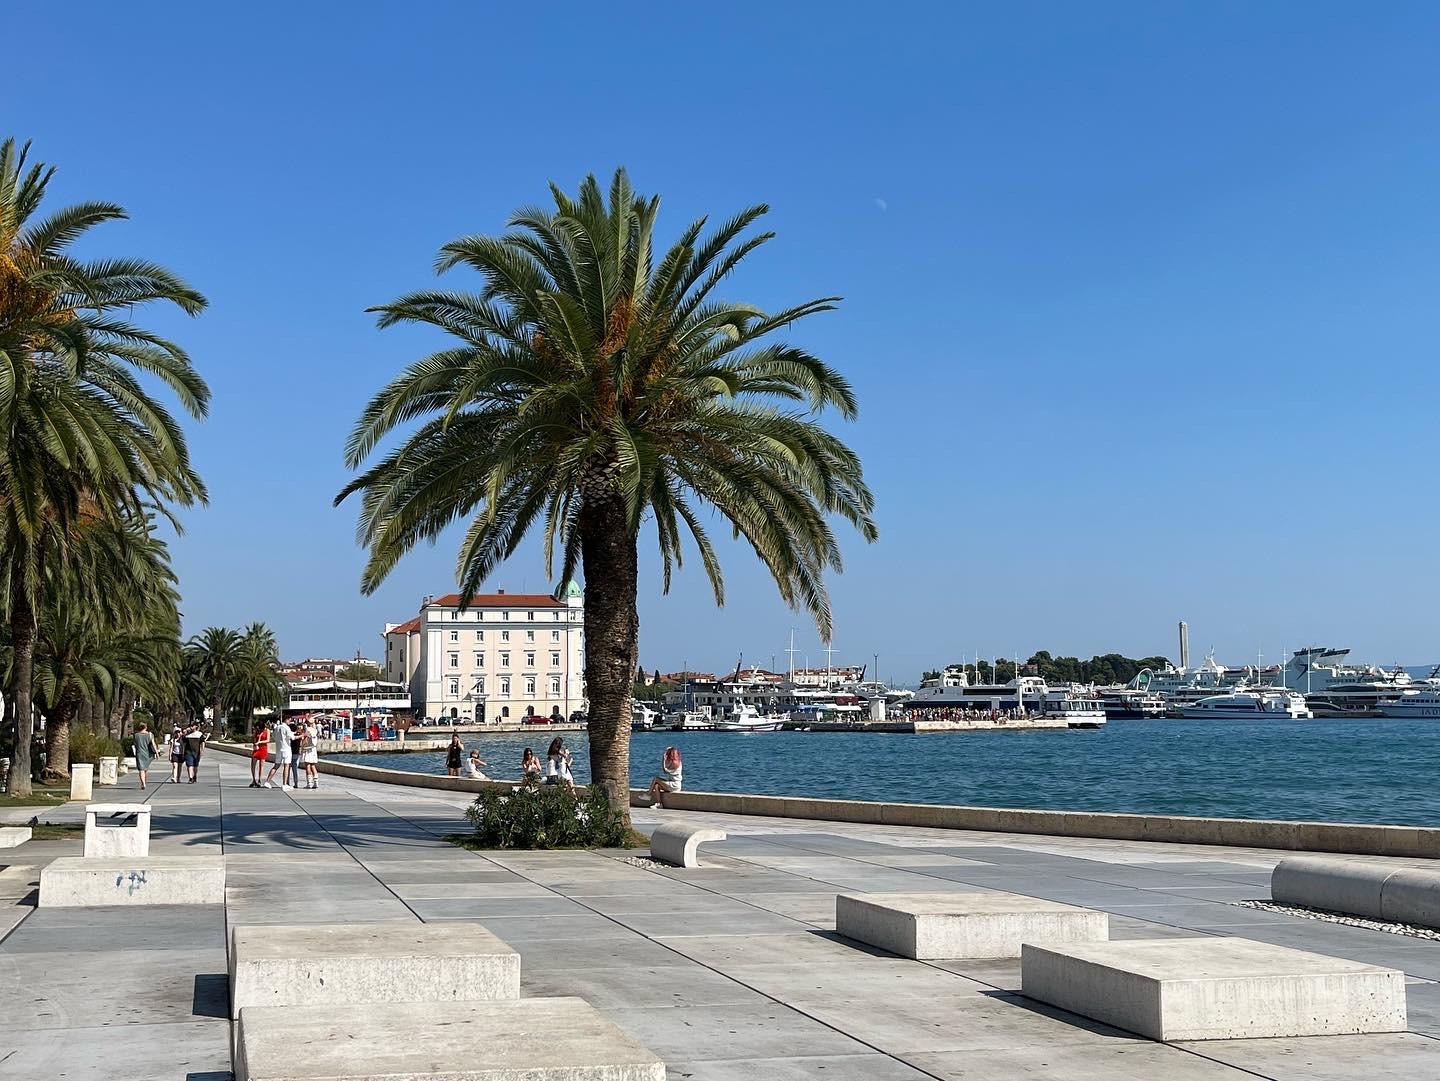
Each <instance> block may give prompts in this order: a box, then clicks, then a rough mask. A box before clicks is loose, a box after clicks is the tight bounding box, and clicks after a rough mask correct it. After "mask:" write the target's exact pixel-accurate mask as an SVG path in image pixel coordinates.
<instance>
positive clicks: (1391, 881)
mask: <svg viewBox="0 0 1440 1081" xmlns="http://www.w3.org/2000/svg"><path fill="white" fill-rule="evenodd" d="M1270 897H1271V899H1272V900H1274V901H1275V902H1277V903H1278V904H1282V905H1302V906H1304V907H1306V908H1322V909H1325V910H1326V911H1329V912H1344V913H1348V914H1350V915H1352V916H1368V917H1369V918H1371V919H1376V920H1385V921H1387V922H1391V923H1411V924H1415V925H1417V926H1420V927H1436V928H1440V870H1437V871H1431V870H1426V869H1422V868H1418V867H1397V866H1395V865H1393V864H1386V863H1361V862H1358V861H1355V860H1336V859H1324V858H1320V857H1315V856H1297V857H1294V858H1292V859H1287V860H1281V861H1280V862H1279V863H1278V864H1277V865H1276V866H1275V870H1274V871H1273V872H1272V873H1271V875H1270Z"/></svg>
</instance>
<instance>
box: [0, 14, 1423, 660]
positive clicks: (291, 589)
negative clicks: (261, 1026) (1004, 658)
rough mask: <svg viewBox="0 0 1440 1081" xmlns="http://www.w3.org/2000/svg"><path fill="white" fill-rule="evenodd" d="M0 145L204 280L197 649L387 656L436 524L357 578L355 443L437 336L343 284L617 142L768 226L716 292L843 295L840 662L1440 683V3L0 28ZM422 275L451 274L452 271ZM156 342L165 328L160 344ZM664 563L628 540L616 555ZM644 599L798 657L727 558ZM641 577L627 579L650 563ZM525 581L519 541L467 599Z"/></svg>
mask: <svg viewBox="0 0 1440 1081" xmlns="http://www.w3.org/2000/svg"><path fill="white" fill-rule="evenodd" d="M6 35H7V38H9V39H10V40H9V41H8V42H7V45H6V48H5V55H6V60H5V67H6V70H5V78H4V80H3V85H0V131H3V132H8V133H14V134H16V135H18V136H20V137H21V138H31V139H33V140H34V141H35V149H36V153H37V154H38V155H39V156H41V157H43V158H44V159H46V160H49V161H52V162H55V163H57V164H59V165H60V166H61V167H62V171H61V173H60V175H59V177H58V180H57V182H56V185H55V189H54V190H55V191H56V194H57V195H58V196H59V197H61V198H63V199H65V200H66V201H69V200H75V199H81V198H103V199H111V200H116V201H118V202H121V203H123V204H124V205H125V206H127V207H128V208H129V209H130V211H131V213H132V215H133V218H134V220H133V221H132V222H129V223H125V224H120V225H114V226H110V227H107V228H106V229H105V230H104V231H103V232H102V233H101V234H99V235H98V236H97V238H96V242H95V243H94V244H93V245H92V248H93V250H95V251H105V252H116V253H126V254H141V255H145V256H147V257H151V258H155V259H158V260H160V261H162V262H164V263H166V264H168V265H170V266H171V267H173V268H175V269H176V270H178V271H180V272H181V273H183V274H184V275H185V276H187V277H188V278H189V279H190V280H191V281H193V282H194V283H195V284H196V285H197V286H198V287H199V288H201V289H202V290H203V291H204V292H205V293H206V294H207V295H208V296H209V297H210V298H211V301H212V307H211V309H210V311H209V312H208V313H207V314H205V315H204V316H203V317H202V318H200V319H199V320H196V321H193V322H189V321H184V320H177V319H174V318H170V317H165V318H163V319H158V320H157V319H155V318H154V317H150V318H152V321H154V322H158V324H159V325H160V326H161V327H162V328H163V329H165V330H167V331H171V332H173V333H175V334H177V335H179V336H180V337H181V338H182V340H183V341H184V342H185V344H186V345H187V346H188V347H189V348H190V349H191V351H192V353H193V355H194V356H195V358H196V360H197V362H198V364H199V366H200V367H201V368H202V370H203V371H204V373H205V375H206V377H207V378H208V379H209V381H210V384H211V386H212V387H213V388H214V391H215V402H214V409H213V415H212V416H211V418H210V420H209V421H208V422H206V423H205V424H203V425H200V426H197V427H195V429H194V435H193V443H194V451H195V456H196V458H197V460H198V464H199V467H200V469H201V471H202V473H203V475H204V476H205V477H206V479H207V481H208V483H209V485H210V489H211V494H212V499H211V503H210V506H209V507H208V508H206V509H203V510H199V511H196V512H194V513H191V514H189V515H188V516H187V523H186V524H187V532H186V535H185V536H184V537H183V538H182V539H181V540H180V541H179V542H178V543H177V545H176V562H177V565H178V568H179V571H180V573H181V575H182V586H183V590H184V596H185V603H184V609H185V615H186V627H187V631H193V630H196V629H198V628H200V627H203V626H205V625H207V624H211V623H226V624H231V625H235V624H240V623H244V622H247V621H249V620H252V619H263V620H266V621H268V622H270V623H271V624H272V625H273V626H274V627H275V628H276V630H277V632H278V634H279V638H280V643H281V647H282V650H283V652H285V653H286V654H287V655H295V654H315V653H326V654H336V653H338V654H350V653H352V652H353V651H354V650H355V649H356V648H357V647H359V648H361V649H364V650H365V651H366V652H367V653H370V654H372V655H373V654H374V652H375V651H376V649H377V648H378V641H379V640H378V637H377V635H378V632H379V630H380V628H381V625H382V623H383V622H384V621H385V620H387V619H388V620H392V621H399V620H403V619H406V618H409V617H410V616H412V615H413V614H414V613H415V611H416V609H417V605H418V602H419V600H420V597H421V595H422V594H424V593H427V592H435V593H439V592H443V591H446V590H447V589H449V588H452V587H453V569H452V568H453V557H454V545H453V544H448V543H447V544H442V545H440V546H439V547H437V548H435V549H424V550H421V551H419V552H417V553H415V554H414V555H413V556H411V557H410V558H409V559H407V560H406V561H405V562H404V563H403V564H402V565H401V566H400V567H399V568H398V569H397V570H396V571H395V573H394V574H393V575H392V576H391V578H390V580H389V582H388V583H387V584H386V585H385V587H384V588H383V589H382V590H381V591H380V593H379V594H378V595H377V596H375V597H373V598H362V597H361V596H360V594H359V591H358V588H357V582H358V577H359V570H360V566H361V564H362V554H361V552H360V551H359V550H358V549H357V548H356V546H355V543H354V539H353V530H354V524H355V517H356V512H355V509H354V507H352V506H345V507H342V508H341V509H339V510H335V509H332V508H331V506H330V501H331V498H332V497H333V495H334V494H335V492H336V491H337V490H338V489H339V488H340V486H341V485H342V484H343V483H344V481H345V480H346V477H347V475H346V472H345V470H344V467H343V464H342V460H341V459H342V446H343V442H344V438H345V435H346V433H347V431H348V429H349V427H350V424H351V423H352V421H353V420H354V417H355V415H356V413H357V412H358V410H359V408H360V406H361V404H362V402H363V401H364V400H365V399H366V398H367V397H368V396H369V395H370V394H371V393H372V392H373V391H374V390H375V389H376V388H377V387H378V386H379V385H381V384H382V383H383V382H385V381H386V380H388V379H389V378H391V377H392V376H393V375H394V374H395V373H396V372H397V371H398V370H399V369H400V368H401V367H402V366H403V365H404V364H406V363H408V362H409V361H410V360H412V359H413V358H414V357H416V356H418V355H419V354H420V353H421V352H422V351H423V350H425V349H426V348H427V347H430V346H431V345H433V344H434V341H435V340H434V339H430V338H427V337H426V336H424V335H421V334H417V333H413V332H396V331H391V332H387V333H383V334H382V333H380V332H378V331H376V330H375V329H374V326H373V321H372V319H371V317H370V316H367V315H365V314H364V311H363V309H364V308H365V307H366V306H367V305H371V304H376V303H380V302H383V301H386V300H389V299H391V298H393V297H395V296H397V295H399V294H400V293H402V292H405V291H408V290H411V289H415V288H420V287H425V286H428V285H429V284H430V283H431V282H432V281H433V277H432V274H431V270H430V266H431V261H432V259H433V257H434V254H435V251H436V249H437V248H438V247H439V245H441V244H442V243H444V242H445V241H446V240H448V239H451V238H453V237H455V236H457V235H459V234H462V233H467V232H484V231H499V230H500V229H501V228H502V227H503V225H504V222H505V219H506V217H507V215H508V214H509V212H510V211H511V210H513V209H514V208H515V207H517V206H519V205H521V204H523V203H527V202H533V201H539V200H541V199H542V198H543V197H544V195H545V184H546V182H547V181H549V180H551V179H554V180H556V181H558V182H560V183H561V184H563V185H565V186H567V187H570V188H573V187H574V186H575V185H576V184H577V182H578V181H579V180H580V178H581V177H582V176H583V175H584V174H585V173H587V172H591V171H593V172H596V173H598V174H600V175H601V176H607V175H608V174H609V173H610V172H611V170H612V169H613V168H614V167H615V166H616V165H617V164H624V165H626V166H627V167H628V168H629V169H630V171H631V175H632V178H633V180H634V182H635V184H636V186H637V187H639V188H640V189H641V190H642V191H647V192H658V193H660V194H661V195H662V196H663V197H664V204H663V208H664V209H663V228H664V231H665V232H666V234H667V235H673V234H674V233H675V232H676V231H678V230H679V229H680V228H681V227H682V226H683V225H684V223H686V222H687V221H688V220H689V219H690V218H691V217H692V216H694V215H697V214H699V213H702V212H711V213H713V214H716V215H720V214H725V213H728V212H731V211H733V210H735V209H738V208H739V207H741V206H744V205H747V204H749V203H752V202H757V201H766V202H769V203H771V204H772V205H773V207H774V212H773V214H772V215H771V219H770V222H769V224H770V225H771V226H772V227H773V228H775V229H776V230H777V231H778V232H779V234H780V235H779V238H778V239H777V240H776V241H774V242H773V243H772V244H771V245H770V246H769V247H767V248H766V249H764V250H762V252H761V253H760V254H759V255H757V256H755V257H753V258H752V259H751V260H750V262H749V264H748V265H747V267H746V269H745V271H744V272H743V273H742V275H741V276H739V277H737V278H734V279H732V281H731V283H730V287H729V295H731V296H732V297H735V298H737V299H743V300H747V301H751V302H754V303H757V304H760V305H762V306H767V307H778V306H780V305H782V304H785V303H787V302H791V301H794V300H797V299H802V298H806V297H810V296H815V295H821V294H828V293H838V294H841V295H843V296H844V297H845V298H846V300H845V303H844V304H843V306H842V307H841V309H840V310H839V311H838V312H837V313H833V314H830V315H827V316H821V317H818V318H817V319H815V320H814V321H812V322H811V323H810V324H809V325H803V324H802V326H801V327H800V328H799V329H798V330H797V332H796V335H795V337H796V340H798V341H800V342H802V343H803V344H804V345H806V346H808V347H809V348H811V349H813V350H815V351H817V352H818V353H820V354H821V355H822V356H824V357H825V358H826V359H827V360H829V361H830V362H831V363H832V364H834V365H836V366H837V367H839V368H840V369H841V370H842V371H844V372H845V373H846V374H847V375H848V376H849V377H850V378H851V379H852V381H853V382H854V383H855V385H856V388H857V390H858V392H859V394H860V399H861V406H862V415H861V419H860V420H859V422H858V423H856V424H855V425H853V426H852V427H850V428H849V430H848V431H847V432H846V434H847V436H848V437H849V438H850V439H851V440H852V441H853V443H854V445H855V446H856V447H857V448H858V449H859V450H860V451H861V453H862V454H863V456H864V459H865V462H866V469H867V474H868V477H869V479H870V482H871V484H872V485H873V487H874V489H875V491H876V492H877V495H878V498H879V515H878V516H879V521H880V526H881V539H880V541H879V542H878V543H877V544H875V545H874V546H871V547H866V546H864V545H862V544H860V543H859V542H858V541H857V540H855V539H854V538H853V536H852V537H849V538H847V541H846V552H847V568H846V572H845V573H844V575H843V576H841V577H839V578H837V579H835V580H834V581H833V582H832V592H833V595H834V602H835V608H836V612H837V646H838V649H839V652H838V653H837V654H836V658H835V659H836V661H837V663H839V662H842V661H855V662H859V661H862V660H866V661H868V660H869V659H870V658H871V656H872V655H873V654H877V653H878V654H879V655H880V667H881V672H882V675H885V676H893V677H894V678H896V679H901V680H913V679H915V678H916V677H917V676H918V674H919V671H920V670H921V668H923V667H925V666H928V665H932V664H937V663H942V662H946V661H951V660H957V659H959V658H960V656H961V655H962V654H970V653H973V652H974V651H976V650H979V651H980V652H981V653H982V654H983V655H987V656H988V655H990V654H992V653H999V654H1002V655H1008V654H1013V653H1015V652H1017V651H1018V652H1020V653H1022V654H1028V653H1030V652H1031V651H1033V650H1036V649H1049V650H1050V651H1051V652H1054V653H1078V654H1080V655H1082V656H1089V655H1090V654H1092V653H1096V652H1108V651H1112V650H1114V651H1119V652H1124V653H1129V654H1132V655H1140V654H1148V653H1153V652H1167V653H1170V654H1171V655H1172V656H1173V654H1174V644H1173V643H1174V625H1175V621H1176V620H1178V619H1181V618H1183V619H1187V620H1188V621H1189V623H1190V627H1191V634H1192V645H1193V648H1194V651H1195V652H1197V653H1198V652H1201V651H1203V650H1204V649H1205V648H1206V647H1207V646H1209V645H1211V644H1213V645H1215V646H1216V647H1218V650H1219V653H1220V656H1221V658H1222V659H1228V660H1231V661H1232V662H1233V663H1244V662H1245V661H1246V660H1249V659H1253V658H1254V656H1255V653H1256V651H1257V650H1261V651H1263V652H1264V654H1265V656H1266V659H1267V662H1268V661H1270V660H1273V659H1275V658H1277V657H1278V656H1279V655H1280V653H1281V652H1282V651H1283V650H1285V649H1287V648H1294V647H1296V646H1299V645H1301V644H1303V643H1305V642H1306V641H1316V642H1324V643H1333V644H1337V645H1350V646H1353V647H1354V648H1355V651H1356V655H1357V656H1358V657H1361V658H1366V659H1372V660H1375V661H1377V662H1385V663H1390V662H1395V661H1402V662H1406V663H1420V662H1425V661H1429V660H1433V659H1436V658H1440V641H1437V635H1436V620H1435V618H1434V613H1435V612H1436V608H1437V601H1440V580H1437V575H1436V574H1435V556H1434V538H1435V536H1436V529H1437V525H1440V504H1437V501H1436V500H1435V498H1434V494H1433V490H1432V489H1433V483H1432V480H1431V478H1430V472H1431V468H1432V461H1433V459H1434V457H1435V453H1436V450H1437V443H1440V431H1437V428H1436V425H1435V424H1434V417H1435V412H1436V409H1437V401H1440V394H1437V392H1440V367H1437V365H1436V363H1435V359H1436V351H1437V341H1440V303H1437V299H1440V246H1437V242H1440V202H1437V200H1440V140H1437V138H1436V132H1437V130H1440V127H1437V120H1440V115H1437V113H1440V9H1437V8H1436V7H1435V5H1433V4H1429V3H1402V2H1392V3H1386V4H1364V3H1359V2H1355V3H1347V4H1336V3H1324V2H1307V3H1305V4H1303V5H1302V4H1296V3H1252V2H1245V3H1223V2H1220V3H1217V2H1207V3H1165V2H1153V0H1145V2H1133V3H1113V2H1112V3H1105V2H1094V3H1086V4H1076V3H1070V2H1053V3H1024V2H1021V3H1016V2H1006V3H998V2H997V3H990V4H973V3H955V4H932V5H911V4H905V3H888V4H873V3H867V4H843V3H826V4H823V5H821V4H813V5H800V4H779V3H774V2H773V0H772V2H767V3H763V4H744V3H738V4H726V5H718V6H717V5H704V6H701V5H688V4H660V3H655V4H625V3H618V4H609V5H605V6H603V7H594V6H581V5H568V4H545V5H538V4H529V5H527V4H484V3H450V4H445V3H420V4H410V5H399V4H384V5H381V4H363V3H345V4H340V3H334V4H320V3H294V2H290V3H285V4H274V3H248V4H243V5H209V4H193V3H190V4H179V3H175V4H162V3H145V4H114V3H103V4H102V3H93V2H86V3H70V4H65V5H48V4H20V5H16V6H13V7H12V8H11V9H10V10H8V12H7V15H6ZM447 284H448V285H450V286H454V287H465V286H469V285H471V284H473V283H472V282H471V281H467V280H466V279H465V277H464V275H462V274H452V275H451V276H450V280H449V281H448V282H447ZM182 324H183V325H182ZM645 545H646V550H647V551H648V550H649V546H650V538H649V537H647V538H646V541H645ZM723 555H724V558H725V564H726V567H727V570H728V572H729V583H730V598H731V599H730V604H729V606H728V607H727V608H726V609H725V610H724V611H723V612H716V611H714V610H713V608H712V606H711V604H710V602H709V599H708V592H707V589H706V587H705V584H704V581H703V577H702V576H701V574H700V573H699V572H698V569H695V568H690V567H687V570H686V572H685V573H684V574H683V575H682V577H681V579H680V581H679V583H678V585H677V587H676V589H675V590H674V591H673V593H672V594H671V596H670V597H668V598H662V597H661V596H660V595H659V591H658V573H650V574H649V575H648V576H647V580H646V584H645V586H644V587H643V589H642V597H641V618H642V641H641V650H640V657H641V661H642V663H643V664H644V665H645V666H646V667H656V666H658V667H661V668H666V669H669V668H678V667H679V666H680V665H681V664H682V663H684V662H687V661H688V662H689V664H690V665H691V666H692V667H702V668H726V667H728V666H730V665H732V664H733V663H734V660H735V658H736V656H737V655H738V654H740V653H741V652H743V653H744V655H745V658H746V661H747V663H749V662H751V661H757V662H759V663H762V664H767V665H768V664H769V663H770V661H771V657H772V655H773V656H774V657H775V660H776V663H777V664H780V665H783V664H784V655H783V653H782V652H781V651H782V650H783V648H784V646H785V645H786V640H787V639H788V636H789V632H790V628H791V627H794V628H795V629H796V639H797V645H798V646H799V647H800V648H801V650H802V654H801V659H803V657H804V655H805V654H807V653H808V655H809V659H810V661H811V662H812V663H815V662H819V661H821V655H820V652H819V645H818V643H817V641H816V635H815V632H814V629H813V627H809V626H807V625H806V622H805V620H804V619H802V618H801V617H799V616H794V615H791V614H790V613H789V612H788V611H787V610H786V609H785V608H784V606H783V605H782V604H781V603H780V602H779V600H778V599H777V598H776V597H775V594H774V590H773V587H772V586H771V585H770V584H769V583H768V582H767V581H766V580H765V579H764V578H763V576H762V574H761V572H760V571H759V570H758V567H757V565H756V564H755V563H754V561H753V559H752V557H751V556H749V555H748V554H747V553H746V552H744V551H742V550H740V549H739V548H736V547H733V546H728V547H727V549H726V550H725V551H724V553H723ZM648 566H649V567H650V569H651V570H652V571H653V569H654V561H653V560H650V561H649V562H648ZM491 585H492V586H495V587H505V588H509V589H512V590H520V589H529V590H539V589H541V588H544V587H546V585H547V583H546V582H545V578H544V569H543V567H542V565H541V563H540V560H539V556H538V554H537V553H536V552H534V551H531V552H529V553H524V554H522V555H521V556H520V557H517V558H516V559H515V560H513V561H512V562H511V563H510V564H509V565H508V566H506V567H505V568H504V570H503V572H502V573H501V574H499V575H497V577H496V578H495V579H494V580H493V582H492V583H491Z"/></svg>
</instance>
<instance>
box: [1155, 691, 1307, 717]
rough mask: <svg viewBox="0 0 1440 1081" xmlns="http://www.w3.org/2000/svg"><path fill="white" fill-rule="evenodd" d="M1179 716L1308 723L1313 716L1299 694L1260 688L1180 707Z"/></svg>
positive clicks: (1214, 696)
mask: <svg viewBox="0 0 1440 1081" xmlns="http://www.w3.org/2000/svg"><path fill="white" fill-rule="evenodd" d="M1180 716H1182V717H1192V718H1201V717H1208V718H1212V719H1217V720H1219V719H1236V720H1246V719H1257V718H1258V719H1264V720H1280V719H1286V720H1294V721H1300V720H1309V719H1310V718H1311V717H1314V716H1315V714H1314V713H1313V712H1311V710H1310V708H1309V707H1308V706H1306V705H1305V699H1304V697H1303V696H1302V695H1299V694H1297V693H1296V692H1294V691H1290V690H1285V689H1284V688H1281V687H1261V688H1258V689H1256V690H1253V691H1236V692H1235V693H1234V694H1213V695H1211V696H1210V697H1208V698H1202V699H1200V700H1199V701H1198V702H1192V703H1191V704H1189V705H1187V706H1184V707H1183V708H1182V709H1181V710H1180Z"/></svg>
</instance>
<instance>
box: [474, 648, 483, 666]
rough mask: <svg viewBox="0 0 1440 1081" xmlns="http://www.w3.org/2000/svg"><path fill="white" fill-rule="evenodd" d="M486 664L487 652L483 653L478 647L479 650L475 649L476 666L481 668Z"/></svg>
mask: <svg viewBox="0 0 1440 1081" xmlns="http://www.w3.org/2000/svg"><path fill="white" fill-rule="evenodd" d="M484 664H485V654H483V653H481V652H480V651H479V650H478V649H477V650H476V651H475V667H476V668H480V667H482V666H483V665H484Z"/></svg>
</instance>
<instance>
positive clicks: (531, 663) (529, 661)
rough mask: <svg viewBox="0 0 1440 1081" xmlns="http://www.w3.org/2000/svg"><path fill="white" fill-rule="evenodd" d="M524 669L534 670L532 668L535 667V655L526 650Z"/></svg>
mask: <svg viewBox="0 0 1440 1081" xmlns="http://www.w3.org/2000/svg"><path fill="white" fill-rule="evenodd" d="M525 667H526V668H534V667H535V654H534V653H531V652H529V651H528V650H527V651H526V653H525Z"/></svg>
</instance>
